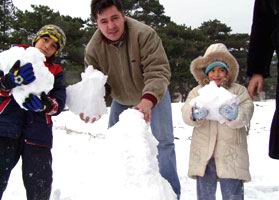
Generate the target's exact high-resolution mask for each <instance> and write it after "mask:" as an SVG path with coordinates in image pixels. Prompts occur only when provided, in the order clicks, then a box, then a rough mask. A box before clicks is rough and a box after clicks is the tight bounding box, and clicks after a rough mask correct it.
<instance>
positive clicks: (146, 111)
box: [134, 98, 153, 122]
mask: <svg viewBox="0 0 279 200" xmlns="http://www.w3.org/2000/svg"><path fill="white" fill-rule="evenodd" d="M152 107H153V103H152V102H151V101H150V100H148V99H144V98H143V99H142V100H141V101H140V102H139V104H138V105H136V106H134V109H136V110H139V111H140V112H141V113H143V118H144V120H145V121H146V122H150V120H151V109H152Z"/></svg>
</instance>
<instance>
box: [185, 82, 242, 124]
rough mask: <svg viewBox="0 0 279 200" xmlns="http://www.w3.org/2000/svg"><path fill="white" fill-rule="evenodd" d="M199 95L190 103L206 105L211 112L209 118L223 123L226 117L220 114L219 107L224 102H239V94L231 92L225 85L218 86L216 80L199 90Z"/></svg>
mask: <svg viewBox="0 0 279 200" xmlns="http://www.w3.org/2000/svg"><path fill="white" fill-rule="evenodd" d="M198 93H199V96H197V97H195V98H193V99H192V101H191V102H190V105H192V106H194V105H196V106H197V107H205V108H206V109H208V111H209V114H208V116H207V117H206V119H208V120H214V121H219V122H221V123H223V122H224V121H225V118H224V117H223V116H222V115H220V114H219V108H220V106H221V105H223V104H229V105H230V104H232V103H238V99H237V96H236V95H234V94H232V93H231V92H229V91H228V90H226V89H225V88H223V87H218V86H217V85H216V83H215V82H214V81H211V82H210V83H209V84H208V85H205V86H204V87H202V88H201V89H199V91H198Z"/></svg>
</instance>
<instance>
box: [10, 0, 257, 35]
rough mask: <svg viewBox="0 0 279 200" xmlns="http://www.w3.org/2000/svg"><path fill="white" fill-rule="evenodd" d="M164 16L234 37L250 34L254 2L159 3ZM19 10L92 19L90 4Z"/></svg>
mask: <svg viewBox="0 0 279 200" xmlns="http://www.w3.org/2000/svg"><path fill="white" fill-rule="evenodd" d="M159 1H160V3H161V4H162V5H163V6H164V8H165V14H166V15H167V16H170V17H171V19H172V21H174V22H176V23H178V24H185V25H186V26H191V27H193V28H196V27H198V26H200V25H201V23H202V22H204V21H208V20H213V19H218V20H220V21H221V22H222V23H225V24H226V25H227V26H229V27H231V28H232V31H233V32H234V33H250V27H251V24H252V13H253V5H254V1H251V0H235V1H224V0H159ZM13 3H14V5H15V6H16V7H18V8H19V9H21V10H22V9H23V10H25V9H30V8H31V7H30V5H31V4H35V5H40V4H41V5H47V6H49V7H50V8H51V9H53V10H54V11H59V12H60V13H61V14H63V15H70V16H72V17H81V18H83V19H87V18H89V17H90V3H91V0H83V1H67V0H59V1H55V0H24V1H22V0H14V1H13Z"/></svg>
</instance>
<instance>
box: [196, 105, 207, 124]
mask: <svg viewBox="0 0 279 200" xmlns="http://www.w3.org/2000/svg"><path fill="white" fill-rule="evenodd" d="M208 113H209V111H208V110H207V109H206V108H204V107H201V108H198V107H196V106H194V107H193V108H192V118H193V120H194V121H196V120H203V119H205V118H206V117H207V115H208Z"/></svg>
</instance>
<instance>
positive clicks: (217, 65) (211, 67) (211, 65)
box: [204, 61, 229, 75]
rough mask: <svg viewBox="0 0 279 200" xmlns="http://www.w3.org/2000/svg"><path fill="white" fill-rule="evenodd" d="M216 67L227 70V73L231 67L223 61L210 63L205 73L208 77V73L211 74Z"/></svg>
mask: <svg viewBox="0 0 279 200" xmlns="http://www.w3.org/2000/svg"><path fill="white" fill-rule="evenodd" d="M214 67H221V68H223V69H225V70H227V71H228V70H229V66H228V65H227V64H226V63H224V62H222V61H214V62H212V63H210V64H209V65H208V66H207V67H206V69H205V71H204V73H205V74H206V75H208V73H209V72H210V71H211V70H213V69H214Z"/></svg>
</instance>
